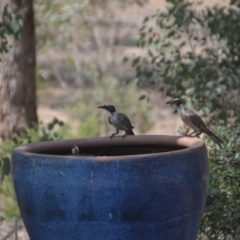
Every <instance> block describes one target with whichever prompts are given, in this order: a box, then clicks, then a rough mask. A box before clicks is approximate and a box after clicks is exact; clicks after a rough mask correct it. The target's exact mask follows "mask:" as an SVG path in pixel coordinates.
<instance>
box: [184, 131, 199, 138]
mask: <svg viewBox="0 0 240 240" xmlns="http://www.w3.org/2000/svg"><path fill="white" fill-rule="evenodd" d="M194 133H196V131H193V132H192V133H190V134H183V135H184V136H185V137H191V136H192V135H193V134H194Z"/></svg>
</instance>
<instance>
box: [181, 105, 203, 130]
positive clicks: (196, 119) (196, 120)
mask: <svg viewBox="0 0 240 240" xmlns="http://www.w3.org/2000/svg"><path fill="white" fill-rule="evenodd" d="M185 115H186V117H187V118H189V120H190V121H191V122H192V123H193V124H194V125H195V126H196V127H197V128H200V129H202V128H206V124H205V122H204V121H203V120H202V118H201V117H200V116H199V115H198V114H197V113H195V112H194V111H193V110H192V109H189V108H186V109H185Z"/></svg>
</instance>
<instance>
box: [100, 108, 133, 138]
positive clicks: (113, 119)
mask: <svg viewBox="0 0 240 240" xmlns="http://www.w3.org/2000/svg"><path fill="white" fill-rule="evenodd" d="M98 108H102V109H105V110H107V111H108V112H110V113H111V115H110V116H109V117H108V122H109V123H110V124H112V125H113V126H114V127H115V128H116V132H115V133H113V134H112V135H111V136H110V138H113V137H114V136H115V135H116V134H118V133H119V131H125V134H124V135H123V138H125V137H126V136H127V135H135V134H134V132H133V130H132V129H133V128H134V127H133V126H132V124H131V121H130V120H129V118H128V117H127V116H126V115H125V114H123V113H118V112H116V109H115V107H114V106H113V105H103V106H99V107H98Z"/></svg>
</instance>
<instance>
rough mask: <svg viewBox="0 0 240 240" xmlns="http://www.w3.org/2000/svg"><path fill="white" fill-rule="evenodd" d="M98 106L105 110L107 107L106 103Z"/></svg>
mask: <svg viewBox="0 0 240 240" xmlns="http://www.w3.org/2000/svg"><path fill="white" fill-rule="evenodd" d="M98 108H102V109H105V110H107V109H108V108H107V106H106V105H103V106H99V107H98Z"/></svg>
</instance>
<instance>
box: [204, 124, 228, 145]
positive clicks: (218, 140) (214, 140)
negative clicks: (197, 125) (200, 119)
mask: <svg viewBox="0 0 240 240" xmlns="http://www.w3.org/2000/svg"><path fill="white" fill-rule="evenodd" d="M205 133H206V134H207V135H208V136H209V137H210V138H211V139H212V140H213V142H214V143H216V144H217V145H218V147H219V148H221V149H222V148H223V144H224V142H223V140H222V139H221V138H219V137H218V136H216V135H215V134H214V133H213V132H212V131H211V130H209V129H208V128H206V129H205Z"/></svg>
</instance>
